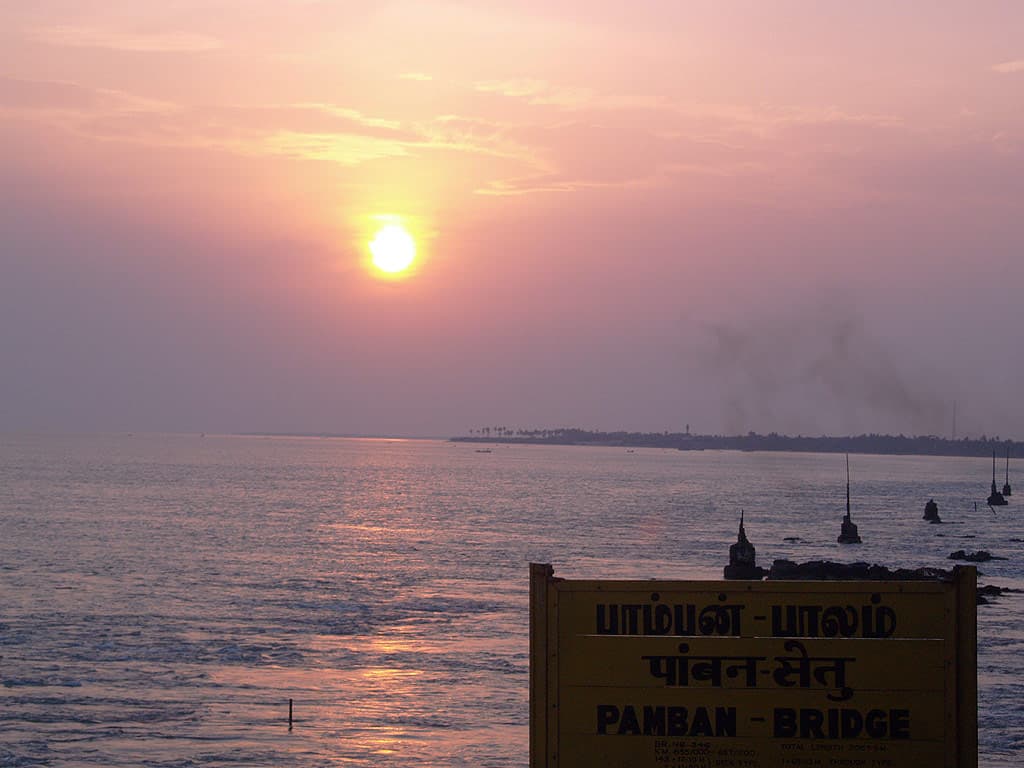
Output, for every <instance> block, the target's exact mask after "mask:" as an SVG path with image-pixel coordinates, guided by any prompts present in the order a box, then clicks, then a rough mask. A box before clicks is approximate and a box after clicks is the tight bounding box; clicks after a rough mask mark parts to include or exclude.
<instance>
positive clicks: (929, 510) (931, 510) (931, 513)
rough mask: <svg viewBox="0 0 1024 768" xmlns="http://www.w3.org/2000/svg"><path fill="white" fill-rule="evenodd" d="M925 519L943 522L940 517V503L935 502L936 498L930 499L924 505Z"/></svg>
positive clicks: (930, 521) (931, 521)
mask: <svg viewBox="0 0 1024 768" xmlns="http://www.w3.org/2000/svg"><path fill="white" fill-rule="evenodd" d="M924 519H925V520H927V521H928V522H929V523H941V522H942V518H940V517H939V505H938V504H936V503H935V499H928V503H927V504H925V505H924Z"/></svg>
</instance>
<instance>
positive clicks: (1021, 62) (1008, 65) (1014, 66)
mask: <svg viewBox="0 0 1024 768" xmlns="http://www.w3.org/2000/svg"><path fill="white" fill-rule="evenodd" d="M992 71H993V72H999V73H1000V74H1004V75H1008V74H1012V73H1013V72H1024V59H1016V60H1015V61H1004V62H1003V63H1002V64H996V65H994V66H993V67H992Z"/></svg>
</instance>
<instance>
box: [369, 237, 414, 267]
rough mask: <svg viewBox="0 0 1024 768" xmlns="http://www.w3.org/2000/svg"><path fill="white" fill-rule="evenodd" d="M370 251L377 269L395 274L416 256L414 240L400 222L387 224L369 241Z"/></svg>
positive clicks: (408, 264) (410, 263) (407, 265)
mask: <svg viewBox="0 0 1024 768" xmlns="http://www.w3.org/2000/svg"><path fill="white" fill-rule="evenodd" d="M370 253H372V254H373V265H374V266H375V267H376V268H377V269H379V270H380V271H381V272H386V273H387V274H389V275H397V274H398V273H400V272H404V271H405V270H407V269H408V268H409V267H410V266H411V265H412V262H413V260H414V259H415V258H416V241H415V240H413V239H412V235H410V234H409V233H408V232H406V231H405V228H404V227H403V226H402V225H401V224H388V225H387V226H385V227H382V228H381V229H380V230H378V231H377V234H376V235H375V236H374V238H373V240H372V241H370Z"/></svg>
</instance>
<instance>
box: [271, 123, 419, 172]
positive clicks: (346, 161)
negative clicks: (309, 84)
mask: <svg viewBox="0 0 1024 768" xmlns="http://www.w3.org/2000/svg"><path fill="white" fill-rule="evenodd" d="M255 148H256V149H257V150H258V151H262V152H265V151H268V150H269V151H270V152H272V153H275V154H281V155H287V156H289V157H296V158H301V159H305V160H329V161H330V162H334V163H339V164H340V165H358V164H360V163H365V162H367V161H369V160H377V159H378V158H382V157H400V156H402V155H407V154H409V153H408V150H407V148H406V147H405V146H404V145H403V144H402V143H401V142H396V141H390V140H387V139H379V138H375V137H373V136H358V135H353V134H338V133H326V134H315V133H297V132H293V131H282V132H280V133H277V134H274V135H272V136H268V137H266V138H265V139H263V140H262V141H261V142H260V143H259V144H258V145H256V146H255Z"/></svg>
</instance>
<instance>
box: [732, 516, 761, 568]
mask: <svg viewBox="0 0 1024 768" xmlns="http://www.w3.org/2000/svg"><path fill="white" fill-rule="evenodd" d="M764 573H765V570H764V568H759V567H758V565H757V552H756V550H755V549H754V545H753V544H751V543H750V540H749V539H747V532H746V530H744V528H743V511H742V510H740V530H739V533H738V534H737V536H736V543H735V544H733V545H732V546H731V547H729V564H728V565H727V566H725V578H727V579H760V578H762V577H763V576H764Z"/></svg>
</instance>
